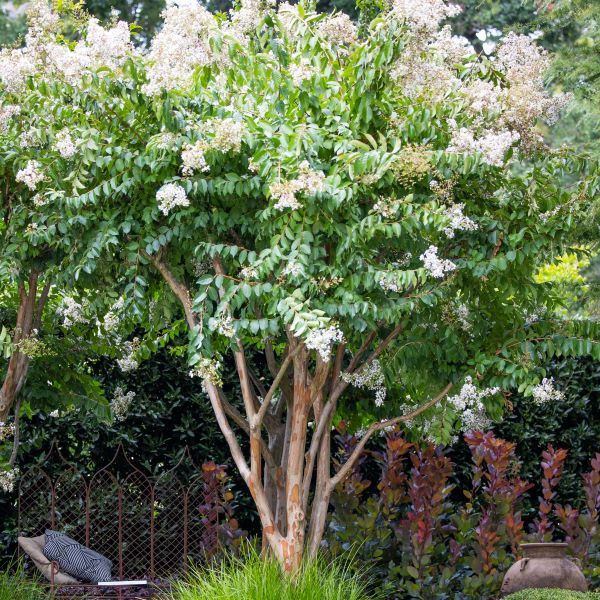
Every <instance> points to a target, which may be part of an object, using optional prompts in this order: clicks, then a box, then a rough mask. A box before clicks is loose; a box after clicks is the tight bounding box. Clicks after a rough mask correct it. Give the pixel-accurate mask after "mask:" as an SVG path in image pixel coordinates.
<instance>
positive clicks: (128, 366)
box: [117, 338, 140, 373]
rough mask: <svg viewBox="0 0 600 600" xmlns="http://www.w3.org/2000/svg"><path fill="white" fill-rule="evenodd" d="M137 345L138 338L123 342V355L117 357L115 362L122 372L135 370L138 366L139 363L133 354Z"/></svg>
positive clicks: (138, 343) (138, 342)
mask: <svg viewBox="0 0 600 600" xmlns="http://www.w3.org/2000/svg"><path fill="white" fill-rule="evenodd" d="M139 345H140V340H139V339H138V338H133V340H132V341H126V342H124V343H123V350H124V352H123V356H122V357H121V358H119V359H117V364H118V365H119V368H120V369H121V371H123V373H129V372H130V371H135V370H136V369H137V368H138V367H139V366H140V363H139V361H138V360H137V358H136V356H135V355H136V352H137V350H138V348H139Z"/></svg>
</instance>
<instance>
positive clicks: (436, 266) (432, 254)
mask: <svg viewBox="0 0 600 600" xmlns="http://www.w3.org/2000/svg"><path fill="white" fill-rule="evenodd" d="M419 258H420V259H421V260H422V261H423V266H424V267H425V268H426V269H427V270H428V271H429V273H430V274H431V276H432V277H435V278H436V279H442V278H443V277H444V276H445V275H446V273H450V272H451V271H454V270H455V269H456V265H455V264H454V263H453V262H452V261H451V260H448V259H442V258H439V257H438V249H437V247H436V246H429V248H427V250H425V252H423V254H421V256H419Z"/></svg>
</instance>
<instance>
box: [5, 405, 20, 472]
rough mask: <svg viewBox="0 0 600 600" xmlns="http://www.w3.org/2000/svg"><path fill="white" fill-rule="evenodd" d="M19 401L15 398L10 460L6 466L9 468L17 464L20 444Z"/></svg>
mask: <svg viewBox="0 0 600 600" xmlns="http://www.w3.org/2000/svg"><path fill="white" fill-rule="evenodd" d="M21 400H22V398H21V397H20V396H19V397H17V402H16V404H15V435H14V438H13V447H12V452H11V454H10V458H9V459H8V464H9V465H10V466H11V467H14V466H15V463H16V462H17V456H18V454H19V443H20V435H21V415H20V414H19V413H20V412H21Z"/></svg>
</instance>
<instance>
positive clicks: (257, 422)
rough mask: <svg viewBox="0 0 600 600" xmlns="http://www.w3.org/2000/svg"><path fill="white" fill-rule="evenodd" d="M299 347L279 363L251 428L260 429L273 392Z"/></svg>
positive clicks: (299, 345)
mask: <svg viewBox="0 0 600 600" xmlns="http://www.w3.org/2000/svg"><path fill="white" fill-rule="evenodd" d="M301 348H302V345H301V344H298V345H297V346H296V347H295V348H294V349H293V350H292V351H291V352H290V353H288V355H287V356H286V357H285V360H284V361H283V363H282V364H281V367H280V368H279V372H278V373H277V375H276V376H275V379H274V380H273V383H272V384H271V387H270V388H269V391H268V392H267V395H266V396H265V397H264V398H263V403H262V405H261V407H260V410H259V411H258V413H257V414H256V417H255V418H254V419H253V421H252V425H251V428H252V429H260V426H261V425H262V422H263V419H264V418H265V415H266V414H267V411H268V410H269V406H270V405H271V400H272V399H273V396H274V394H275V392H276V391H277V389H278V388H279V384H280V383H281V380H282V379H283V378H284V377H285V374H286V373H287V370H288V368H289V366H290V364H291V362H292V360H294V356H296V354H298V352H299V351H300V349H301Z"/></svg>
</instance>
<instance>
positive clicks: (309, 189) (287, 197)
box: [269, 161, 325, 210]
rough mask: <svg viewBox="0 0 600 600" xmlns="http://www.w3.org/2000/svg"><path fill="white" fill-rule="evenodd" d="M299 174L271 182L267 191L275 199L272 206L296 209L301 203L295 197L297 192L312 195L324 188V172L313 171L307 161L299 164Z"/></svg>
mask: <svg viewBox="0 0 600 600" xmlns="http://www.w3.org/2000/svg"><path fill="white" fill-rule="evenodd" d="M299 171H300V172H299V175H298V177H296V179H292V180H290V181H283V182H278V183H273V184H271V187H270V188H269V191H270V193H271V196H272V197H273V198H276V199H277V202H276V203H275V205H274V208H276V209H277V210H285V209H286V208H289V209H291V210H296V209H298V208H300V207H301V206H302V205H301V204H300V202H299V201H298V199H297V198H296V194H297V193H298V192H303V193H305V194H306V195H307V196H314V195H315V194H318V193H319V192H322V191H323V190H324V189H325V174H324V173H323V172H322V171H313V170H312V169H311V168H310V165H309V164H308V161H303V162H302V163H301V164H300V166H299Z"/></svg>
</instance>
